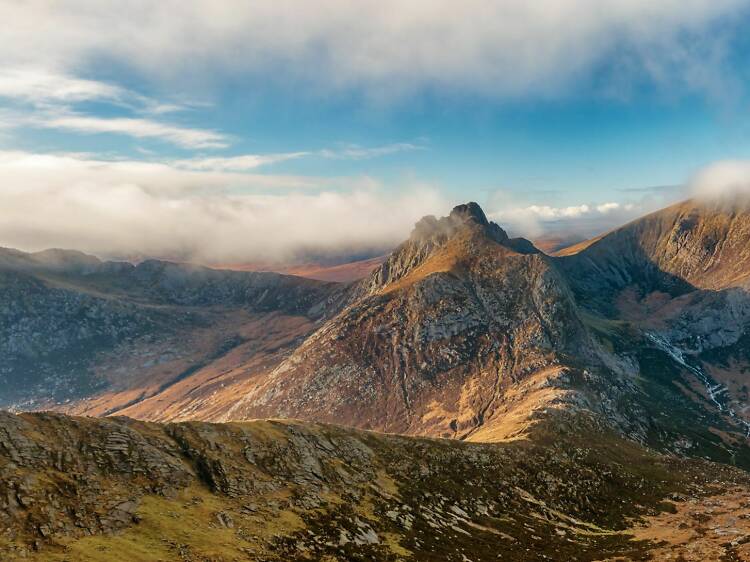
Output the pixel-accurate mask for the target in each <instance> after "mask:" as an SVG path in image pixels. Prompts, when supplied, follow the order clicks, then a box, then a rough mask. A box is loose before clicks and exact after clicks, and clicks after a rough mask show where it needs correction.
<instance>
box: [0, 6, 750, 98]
mask: <svg viewBox="0 0 750 562" xmlns="http://www.w3.org/2000/svg"><path fill="white" fill-rule="evenodd" d="M746 8H747V2H746V0H659V1H658V2H657V1H653V0H538V1H534V2H529V1H527V0H465V1H464V2H461V3H460V4H457V3H454V2H435V1H434V0H411V1H410V2H408V3H404V2H403V1H401V0H359V1H356V2H352V1H351V0H320V1H319V2H314V3H311V2H307V3H305V2H299V1H298V0H256V1H254V2H242V1H239V0H237V1H223V2H215V1H212V0H164V1H161V2H158V3H156V4H155V3H154V2H151V1H147V0H134V1H132V2H127V3H126V4H122V3H111V2H90V1H87V0H71V1H68V2H64V3H60V2H45V1H41V0H40V1H32V2H3V3H2V4H0V21H4V22H12V25H4V26H2V27H0V65H5V66H9V65H39V64H45V65H50V66H52V67H54V68H62V69H71V70H72V71H75V72H77V71H78V70H80V69H81V68H89V69H90V68H93V64H94V63H96V64H101V63H102V61H113V62H115V63H117V64H119V65H124V66H127V67H129V68H130V69H135V70H137V71H139V72H142V73H144V74H146V75H148V76H150V77H151V79H153V80H155V81H167V82H169V81H178V82H181V83H182V84H185V85H192V86H195V85H202V84H205V83H206V82H209V81H210V80H211V79H212V78H217V77H220V76H224V77H227V76H228V77H231V78H232V79H236V77H238V76H243V75H248V74H250V75H257V74H263V76H264V77H265V78H266V80H265V82H266V83H268V82H270V83H277V82H279V81H282V80H289V81H291V82H292V83H293V84H294V86H295V87H296V88H298V91H305V90H303V89H301V88H300V86H299V85H300V83H307V84H311V85H312V86H313V88H312V91H313V93H314V92H315V91H316V90H319V89H322V90H326V91H329V90H331V89H342V88H344V89H346V88H361V89H363V90H364V91H366V92H367V93H368V94H370V95H375V96H386V97H387V96H393V95H398V94H399V93H403V92H409V91H413V90H414V89H416V88H430V89H432V88H440V89H441V90H448V91H457V92H470V93H481V94H485V95H491V96H524V95H529V94H532V95H542V96H549V95H558V94H564V93H566V92H568V91H570V90H571V89H574V88H576V87H578V86H580V84H581V83H582V81H585V83H586V85H587V87H591V86H592V85H593V84H594V83H596V84H597V85H599V86H601V89H602V90H603V91H609V92H610V93H615V94H616V95H620V94H621V93H622V92H623V91H626V90H627V89H628V87H629V84H630V83H631V82H639V81H640V80H641V79H644V78H645V79H648V80H650V81H652V82H655V83H658V84H660V85H662V86H663V87H664V88H665V89H666V90H668V91H669V92H676V91H681V90H683V89H685V90H687V91H700V92H701V93H704V92H708V93H710V94H713V93H716V92H722V91H727V90H731V89H732V88H731V87H727V86H731V85H732V81H733V78H732V74H731V73H724V72H722V70H723V66H724V64H725V58H726V56H727V52H726V51H727V41H728V39H727V36H731V34H732V33H743V32H744V29H742V26H741V23H740V22H741V18H738V17H737V15H738V14H739V13H741V12H742V11H743V10H745V9H746ZM720 19H721V21H722V22H723V26H722V27H721V28H719V27H717V25H715V24H716V22H717V21H718V20H720ZM255 84H257V82H255ZM256 87H257V86H256ZM307 90H310V89H309V88H308V89H307Z"/></svg>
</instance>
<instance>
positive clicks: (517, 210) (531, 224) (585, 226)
mask: <svg viewBox="0 0 750 562" xmlns="http://www.w3.org/2000/svg"><path fill="white" fill-rule="evenodd" d="M671 202H672V201H671V200H665V199H664V198H661V197H653V196H643V197H641V198H639V199H636V200H631V201H626V202H616V201H608V202H606V203H598V204H595V203H583V204H579V205H569V206H561V207H554V206H550V205H529V204H525V203H521V202H519V201H515V200H514V199H513V198H512V197H511V196H510V195H508V194H504V193H501V194H500V195H498V194H495V196H494V197H493V202H492V203H491V205H492V207H491V208H490V212H489V213H488V216H489V217H490V218H491V219H492V220H494V221H495V222H497V223H498V224H500V225H501V226H503V227H505V228H507V229H508V230H509V231H510V232H512V233H513V234H515V235H519V236H525V237H527V238H532V239H533V238H538V237H541V236H545V235H551V234H558V235H559V234H575V235H578V236H580V237H582V238H588V237H591V236H595V235H597V234H601V233H602V232H606V231H608V230H611V229H612V228H615V227H617V226H620V225H622V224H624V223H626V222H628V221H631V220H633V219H635V218H637V217H640V216H642V215H644V214H646V213H648V212H651V211H654V210H656V209H659V208H661V207H663V206H665V205H666V204H667V203H671Z"/></svg>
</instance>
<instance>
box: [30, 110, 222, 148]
mask: <svg viewBox="0 0 750 562" xmlns="http://www.w3.org/2000/svg"><path fill="white" fill-rule="evenodd" d="M21 121H22V122H23V121H24V119H22V120H21ZM25 121H26V122H28V123H30V124H33V125H35V126H37V127H43V128H47V129H63V130H68V131H74V132H77V133H88V134H92V133H115V134H121V135H128V136H131V137H135V138H152V139H160V140H163V141H166V142H170V143H172V144H175V145H177V146H181V147H184V148H226V147H228V146H229V138H228V137H227V136H226V135H224V134H222V133H219V132H217V131H212V130H208V129H194V128H189V127H180V126H178V125H172V124H169V123H164V122H161V121H155V120H153V119H143V118H133V117H119V118H118V117H113V118H105V117H94V116H89V115H80V114H75V113H61V114H58V115H55V114H41V115H37V116H34V117H30V118H27V119H25Z"/></svg>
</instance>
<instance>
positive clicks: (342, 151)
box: [317, 142, 425, 160]
mask: <svg viewBox="0 0 750 562" xmlns="http://www.w3.org/2000/svg"><path fill="white" fill-rule="evenodd" d="M424 148H425V147H424V146H422V145H419V144H413V143H408V142H398V143H393V144H386V145H384V146H376V147H371V148H367V147H362V146H358V145H349V146H345V147H342V148H338V149H323V150H319V151H318V152H317V154H318V155H319V156H322V157H323V158H332V159H337V160H338V159H346V160H366V159H368V158H377V157H378V156H387V155H389V154H396V153H397V152H409V151H412V150H423V149H424Z"/></svg>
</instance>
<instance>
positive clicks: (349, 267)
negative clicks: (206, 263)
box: [222, 256, 387, 283]
mask: <svg viewBox="0 0 750 562" xmlns="http://www.w3.org/2000/svg"><path fill="white" fill-rule="evenodd" d="M386 257H387V256H376V257H373V258H367V259H354V260H350V261H347V260H344V261H336V262H334V263H325V262H322V263H316V262H310V263H304V264H287V265H280V264H252V263H250V264H232V265H227V266H222V268H223V269H230V270H235V271H275V272H277V273H283V274H286V275H296V276H298V277H307V278H308V279H317V280H318V281H333V282H336V283H350V282H352V281H358V280H360V279H362V278H363V277H367V276H368V275H369V274H370V273H371V272H372V270H374V269H375V268H377V267H378V266H379V265H380V264H381V263H383V261H384V260H385V258H386Z"/></svg>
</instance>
